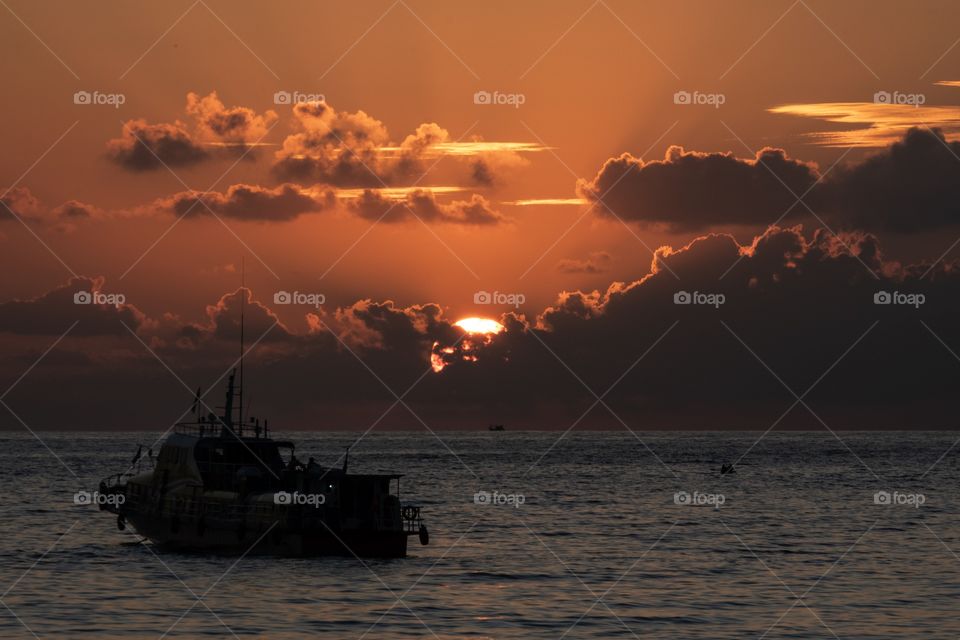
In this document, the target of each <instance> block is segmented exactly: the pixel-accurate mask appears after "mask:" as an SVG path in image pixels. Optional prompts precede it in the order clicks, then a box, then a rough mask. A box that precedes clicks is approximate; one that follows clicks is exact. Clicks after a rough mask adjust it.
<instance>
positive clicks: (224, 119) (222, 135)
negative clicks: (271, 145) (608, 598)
mask: <svg viewBox="0 0 960 640" xmlns="http://www.w3.org/2000/svg"><path fill="white" fill-rule="evenodd" d="M186 110H187V113H188V114H189V115H191V116H192V117H193V118H194V120H195V121H196V131H197V133H196V136H197V138H199V139H200V140H205V141H207V142H209V143H213V144H224V145H232V146H235V147H237V148H239V149H246V147H247V146H248V145H251V144H254V143H256V142H258V141H260V140H262V139H263V138H264V137H265V136H266V135H267V132H268V131H269V130H270V128H271V127H272V125H273V124H274V123H275V122H276V121H277V114H276V112H274V111H265V112H264V113H263V114H262V115H261V114H258V113H256V112H255V111H254V110H253V109H250V108H248V107H227V106H225V105H224V104H223V102H222V101H221V100H220V98H219V97H218V96H217V92H216V91H214V92H212V93H210V94H209V95H207V96H203V97H201V96H200V95H198V94H196V93H188V94H187V109H186Z"/></svg>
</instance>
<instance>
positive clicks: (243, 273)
mask: <svg viewBox="0 0 960 640" xmlns="http://www.w3.org/2000/svg"><path fill="white" fill-rule="evenodd" d="M245 260H246V257H245V256H241V257H240V389H239V391H238V392H237V395H238V396H239V398H238V400H239V402H238V403H237V404H238V405H239V407H238V409H239V411H240V416H239V418H240V419H239V420H238V421H237V422H238V424H239V425H240V429H241V431H242V430H243V312H244V307H245V306H246V303H247V270H246V262H245Z"/></svg>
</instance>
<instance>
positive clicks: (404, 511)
mask: <svg viewBox="0 0 960 640" xmlns="http://www.w3.org/2000/svg"><path fill="white" fill-rule="evenodd" d="M400 517H401V519H402V521H403V530H404V531H406V532H407V533H417V532H418V531H420V527H421V526H422V525H423V517H422V516H421V515H420V507H418V506H416V505H412V504H405V505H403V506H402V507H401V508H400Z"/></svg>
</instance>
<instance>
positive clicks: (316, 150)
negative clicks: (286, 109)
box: [274, 102, 391, 187]
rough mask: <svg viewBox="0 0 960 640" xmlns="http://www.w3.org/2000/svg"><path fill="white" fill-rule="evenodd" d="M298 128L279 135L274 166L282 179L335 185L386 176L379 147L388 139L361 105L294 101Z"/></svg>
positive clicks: (379, 181)
mask: <svg viewBox="0 0 960 640" xmlns="http://www.w3.org/2000/svg"><path fill="white" fill-rule="evenodd" d="M293 115H294V118H295V119H296V122H297V126H298V127H299V129H300V131H299V132H298V133H294V134H292V135H290V136H287V138H286V139H285V140H284V141H283V146H282V147H281V149H280V150H279V151H277V153H276V160H275V163H274V172H275V173H276V174H277V175H278V176H280V177H281V178H283V179H297V180H313V181H317V182H323V183H325V184H330V185H334V186H338V187H378V186H382V185H383V184H385V183H388V182H389V181H390V171H391V168H389V167H387V166H386V163H385V161H384V159H383V158H382V154H381V153H380V148H381V147H383V146H386V145H387V144H388V143H389V141H390V139H389V136H388V134H387V129H386V127H385V126H384V124H383V123H382V122H380V121H379V120H377V119H375V118H372V117H370V116H369V115H367V114H366V113H364V112H363V111H357V112H356V113H348V112H343V111H337V110H336V109H334V108H333V107H331V106H329V105H328V104H327V103H326V102H303V103H299V104H296V105H294V107H293Z"/></svg>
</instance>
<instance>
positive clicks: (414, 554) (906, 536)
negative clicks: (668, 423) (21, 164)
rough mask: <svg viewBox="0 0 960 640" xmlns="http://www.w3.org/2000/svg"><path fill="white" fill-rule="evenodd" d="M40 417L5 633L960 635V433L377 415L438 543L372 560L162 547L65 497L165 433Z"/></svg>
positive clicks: (12, 440) (322, 438) (3, 514)
mask: <svg viewBox="0 0 960 640" xmlns="http://www.w3.org/2000/svg"><path fill="white" fill-rule="evenodd" d="M40 435H41V437H42V439H43V443H45V445H46V446H44V444H41V442H39V441H38V440H36V439H35V438H34V437H33V436H31V435H30V434H27V433H3V434H0V594H2V595H0V602H2V605H3V606H0V637H2V638H31V637H39V638H47V637H56V638H98V639H99V638H153V639H156V638H161V637H168V638H206V637H225V638H230V637H239V638H303V637H319V638H337V639H342V638H421V637H427V638H443V639H447V638H552V639H556V638H710V639H717V638H748V637H753V638H761V637H762V638H819V637H823V638H835V637H839V638H845V639H846V638H957V637H958V635H960V619H958V618H960V616H958V613H960V526H958V525H960V500H958V482H960V474H958V456H960V445H958V446H957V447H956V448H951V447H952V446H953V444H954V443H955V441H956V440H957V438H958V434H957V433H946V432H939V433H924V432H912V433H908V432H898V433H870V432H856V433H841V434H840V437H841V438H842V442H841V441H840V440H838V439H837V438H836V437H834V436H833V435H831V434H829V433H771V434H769V435H767V436H766V437H764V438H762V439H760V440H759V442H758V439H759V438H760V436H761V434H760V433H754V432H742V433H665V432H658V433H638V434H637V436H634V435H631V434H630V433H627V432H587V433H584V432H573V433H571V434H569V435H568V436H567V437H565V438H563V439H562V440H561V441H559V442H557V439H558V437H559V436H560V433H559V432H554V433H550V432H502V433H496V432H483V433H452V432H440V433H438V434H436V435H433V434H430V433H428V432H418V433H388V434H370V435H368V436H367V437H365V438H364V439H363V440H362V441H361V442H360V443H359V444H358V445H357V446H356V448H355V449H354V450H353V451H352V452H351V456H350V468H351V469H352V470H354V471H357V472H360V471H370V472H374V471H398V472H402V473H404V474H406V475H405V477H404V479H403V481H402V491H403V499H404V500H405V501H410V502H416V503H419V504H421V505H423V510H424V516H425V520H426V523H427V525H428V527H429V529H430V533H431V542H430V545H429V546H426V547H424V546H420V545H419V544H418V543H417V541H416V539H415V538H411V540H410V542H411V546H410V553H409V556H408V557H407V558H405V559H398V560H364V561H360V560H357V559H355V558H311V559H273V558H265V557H253V556H248V557H244V558H236V557H233V558H229V557H220V556H207V555H192V554H179V553H172V552H168V551H163V550H160V549H155V548H153V547H152V545H150V544H149V543H147V544H144V543H142V542H141V540H140V539H139V538H138V536H136V535H135V534H134V533H133V532H131V531H130V530H128V531H125V532H120V531H118V530H117V528H116V526H115V523H114V519H113V518H112V517H111V516H110V515H109V514H106V513H103V512H99V511H98V510H97V509H96V508H93V507H84V506H77V505H75V504H74V503H73V495H74V493H75V492H76V491H78V490H93V489H95V488H96V485H97V482H98V480H99V479H100V478H101V477H103V476H106V475H108V474H110V473H115V472H117V471H120V470H123V469H124V468H125V467H126V464H127V463H128V462H129V460H130V457H131V456H132V454H133V452H134V451H135V450H136V444H137V443H143V444H145V445H149V444H151V443H152V442H153V441H154V440H153V439H154V438H155V437H156V436H157V435H159V434H145V433H123V434H105V433H86V434H79V435H72V434H63V433H41V434H40ZM284 435H285V436H287V437H289V438H290V439H293V440H295V441H297V442H298V457H300V458H301V459H306V456H308V455H313V456H315V457H316V458H317V459H318V460H319V461H321V462H322V463H324V464H328V465H329V464H334V463H336V462H337V460H338V459H339V457H340V455H341V454H342V452H343V447H344V446H346V445H347V444H348V443H350V442H351V441H352V440H353V439H354V438H355V437H356V434H348V433H334V434H322V435H318V434H308V433H291V434H284ZM47 447H49V450H48V449H47ZM57 457H59V459H60V460H58V459H57ZM741 457H742V459H741ZM738 459H740V463H739V465H738V467H737V473H736V474H733V475H726V476H722V477H721V476H720V475H719V473H718V470H719V467H720V465H721V464H723V463H728V462H734V461H737V460H738ZM478 492H488V493H489V494H490V497H491V499H490V500H489V501H486V503H485V504H477V503H476V502H475V494H477V493H478ZM878 492H879V493H878ZM480 497H481V502H484V501H483V497H484V494H482V493H481V496H480ZM877 502H880V504H878V503H877ZM678 503H679V504H678Z"/></svg>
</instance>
